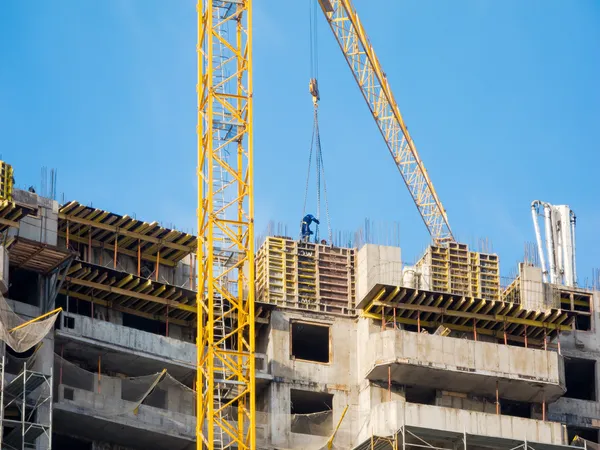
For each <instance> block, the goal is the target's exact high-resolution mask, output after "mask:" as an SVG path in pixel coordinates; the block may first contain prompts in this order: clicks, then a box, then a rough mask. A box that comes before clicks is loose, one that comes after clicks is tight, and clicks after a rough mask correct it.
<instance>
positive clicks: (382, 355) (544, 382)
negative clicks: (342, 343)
mask: <svg viewBox="0 0 600 450" xmlns="http://www.w3.org/2000/svg"><path fill="white" fill-rule="evenodd" d="M368 342H369V343H368V351H367V352H366V359H365V364H364V366H362V367H361V368H360V374H361V376H362V375H364V376H368V377H369V378H370V379H372V380H378V379H381V380H384V379H385V380H387V377H388V373H387V368H386V367H382V366H385V365H389V364H392V365H393V367H392V379H393V380H396V381H398V382H400V383H402V384H416V385H420V381H421V380H422V382H423V383H426V382H431V383H433V382H434V381H435V382H437V385H434V384H435V383H434V384H431V387H437V388H440V389H444V388H447V387H450V386H452V390H455V391H460V392H473V393H479V394H485V395H489V394H493V395H495V389H496V387H495V380H499V383H500V389H501V393H500V395H501V397H504V398H511V399H514V400H522V401H540V402H541V397H540V398H539V399H538V398H537V397H538V396H539V393H540V391H541V387H543V388H544V389H545V391H546V396H547V398H549V399H550V398H552V397H553V396H556V397H558V396H559V395H562V393H563V392H564V390H565V389H564V385H565V384H564V366H563V360H562V357H561V356H560V355H558V353H556V352H553V351H544V350H536V349H527V348H522V347H514V346H508V345H499V344H492V343H488V342H478V341H471V340H466V339H459V338H452V337H444V336H435V335H430V334H424V333H413V332H409V331H402V330H386V331H383V332H377V333H373V334H371V335H370V336H369V340H368ZM382 369H385V370H383V371H382ZM434 370H436V372H435V373H434V372H433V371H434ZM384 372H385V373H384ZM425 373H427V374H429V375H427V376H423V375H424V374H425ZM398 377H400V379H398ZM419 377H420V378H419ZM404 380H406V381H404ZM425 385H427V384H425ZM503 386H506V389H504V388H503Z"/></svg>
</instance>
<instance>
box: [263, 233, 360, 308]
mask: <svg viewBox="0 0 600 450" xmlns="http://www.w3.org/2000/svg"><path fill="white" fill-rule="evenodd" d="M355 262H356V250H355V249H353V248H340V247H332V246H329V245H322V244H313V243H311V242H301V241H295V240H292V239H289V238H285V237H273V236H270V237H267V238H266V240H265V242H264V244H263V245H262V246H261V247H260V249H259V250H258V253H257V256H256V300H257V301H259V302H263V303H270V304H273V305H278V306H281V307H288V308H296V309H306V310H313V311H321V312H328V313H336V314H353V313H354V305H355V274H354V268H355Z"/></svg>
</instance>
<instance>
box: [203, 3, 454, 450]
mask: <svg viewBox="0 0 600 450" xmlns="http://www.w3.org/2000/svg"><path fill="white" fill-rule="evenodd" d="M319 4H320V6H321V9H322V11H323V13H324V14H325V17H326V19H327V22H328V23H329V26H330V28H331V30H332V31H333V34H334V36H335V38H336V40H337V42H338V44H339V46H340V48H341V50H342V53H343V54H344V57H345V58H346V61H347V63H348V65H349V67H350V69H351V71H352V73H353V75H354V78H355V80H356V82H357V83H358V86H359V88H360V90H361V92H362V94H363V96H364V98H365V101H366V102H367V105H368V106H369V109H370V111H371V114H372V115H373V118H374V119H375V122H376V124H377V126H378V127H379V130H380V132H381V134H382V136H383V138H384V140H385V142H386V145H387V147H388V149H389V151H390V153H391V155H392V157H393V159H394V162H395V164H396V166H397V167H398V170H399V171H400V174H401V175H402V178H403V179H404V182H405V184H406V186H407V187H408V189H409V191H410V193H411V195H412V197H413V200H414V202H415V204H416V206H417V208H418V210H419V212H420V214H421V217H422V218H423V221H424V222H425V225H426V226H427V229H428V231H429V233H430V234H431V236H432V238H433V240H434V242H435V243H437V244H444V243H446V242H449V241H453V240H454V238H453V236H452V232H451V230H450V225H449V223H448V218H447V216H446V212H445V210H444V207H443V206H442V203H441V201H440V199H439V198H438V196H437V193H436V192H435V189H434V187H433V184H432V183H431V180H430V179H429V176H428V175H427V171H426V170H425V167H424V165H423V162H422V161H421V159H420V157H419V154H418V153H417V150H416V147H415V144H414V142H413V140H412V139H411V137H410V135H409V133H408V129H407V128H406V126H405V124H404V120H403V118H402V115H401V114H400V110H399V108H398V105H397V104H396V101H395V99H394V96H393V94H392V91H391V89H390V87H389V84H388V81H387V78H386V76H385V73H384V72H383V70H382V68H381V65H380V64H379V60H378V59H377V56H376V55H375V52H374V50H373V47H372V46H371V44H370V42H369V40H368V38H367V36H366V34H365V31H364V29H363V26H362V24H361V22H360V20H359V18H358V15H357V13H356V10H355V9H354V7H353V6H352V3H351V1H350V0H319ZM197 11H198V15H197V20H198V43H197V52H198V84H197V100H198V118H197V120H198V127H197V134H198V141H197V149H198V171H197V175H198V209H197V215H198V252H197V258H198V261H199V274H198V294H197V305H198V314H197V330H198V334H197V342H196V345H197V378H196V391H197V395H196V402H197V403H196V409H197V411H196V413H197V424H196V446H197V449H198V450H200V449H211V450H212V449H219V450H224V449H227V448H237V449H239V450H247V449H250V450H254V449H255V448H256V431H255V429H256V404H255V394H256V392H255V391H256V387H255V384H256V380H255V359H254V358H255V355H254V352H255V336H254V334H255V316H254V314H255V311H254V309H255V308H254V276H255V274H254V270H255V269H254V199H253V127H252V119H253V107H252V103H253V102H252V95H253V91H252V0H198V3H197ZM311 83H312V80H311ZM314 88H315V89H312V88H311V93H313V96H314V97H315V99H316V100H317V101H318V97H319V96H318V89H317V88H316V81H315V84H314Z"/></svg>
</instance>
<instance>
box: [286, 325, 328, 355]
mask: <svg viewBox="0 0 600 450" xmlns="http://www.w3.org/2000/svg"><path fill="white" fill-rule="evenodd" d="M291 334H292V337H291V342H292V351H291V355H292V358H293V359H301V360H304V361H313V362H320V363H329V361H330V353H331V352H330V350H329V327H328V326H327V325H316V324H311V323H306V322H292V324H291Z"/></svg>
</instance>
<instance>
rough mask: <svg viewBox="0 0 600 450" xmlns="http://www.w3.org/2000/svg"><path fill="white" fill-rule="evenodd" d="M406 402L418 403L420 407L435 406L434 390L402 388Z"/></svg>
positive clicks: (415, 387) (413, 387)
mask: <svg viewBox="0 0 600 450" xmlns="http://www.w3.org/2000/svg"><path fill="white" fill-rule="evenodd" d="M404 393H405V396H406V401H407V402H409V403H420V404H421V405H435V398H436V394H437V393H436V390H435V389H431V388H426V387H420V386H406V387H405V388H404Z"/></svg>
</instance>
